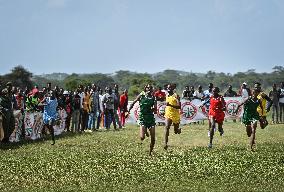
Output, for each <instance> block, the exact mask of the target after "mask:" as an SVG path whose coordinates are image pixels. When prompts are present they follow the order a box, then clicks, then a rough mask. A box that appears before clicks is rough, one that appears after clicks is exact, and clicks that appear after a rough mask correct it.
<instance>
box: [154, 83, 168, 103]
mask: <svg viewBox="0 0 284 192" xmlns="http://www.w3.org/2000/svg"><path fill="white" fill-rule="evenodd" d="M154 97H155V99H156V101H161V102H162V101H165V100H166V93H165V92H164V91H162V87H161V86H160V87H159V88H158V90H157V91H156V92H155V93H154Z"/></svg>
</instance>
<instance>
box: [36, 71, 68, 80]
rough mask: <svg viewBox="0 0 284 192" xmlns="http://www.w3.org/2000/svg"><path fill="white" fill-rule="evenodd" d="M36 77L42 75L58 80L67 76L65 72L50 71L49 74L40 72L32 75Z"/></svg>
mask: <svg viewBox="0 0 284 192" xmlns="http://www.w3.org/2000/svg"><path fill="white" fill-rule="evenodd" d="M34 76H38V77H42V78H45V79H48V80H58V81H63V80H64V79H65V78H66V77H68V76H69V74H67V73H51V74H42V75H34Z"/></svg>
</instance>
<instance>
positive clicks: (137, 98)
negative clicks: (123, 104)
mask: <svg viewBox="0 0 284 192" xmlns="http://www.w3.org/2000/svg"><path fill="white" fill-rule="evenodd" d="M140 98H141V95H140V94H139V95H138V96H137V97H136V99H135V100H134V101H133V103H131V105H130V106H129V110H128V111H130V110H131V109H132V108H133V106H134V104H135V103H136V102H137V101H140Z"/></svg>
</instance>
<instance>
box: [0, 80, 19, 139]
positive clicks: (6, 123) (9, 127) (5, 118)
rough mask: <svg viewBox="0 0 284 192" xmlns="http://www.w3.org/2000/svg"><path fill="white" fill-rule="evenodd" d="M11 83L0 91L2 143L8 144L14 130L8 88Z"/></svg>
mask: <svg viewBox="0 0 284 192" xmlns="http://www.w3.org/2000/svg"><path fill="white" fill-rule="evenodd" d="M11 85H12V83H11V82H8V83H7V87H6V88H4V89H3V90H2V94H1V97H0V112H1V114H2V126H3V132H4V136H3V139H2V141H1V142H2V143H9V138H10V135H11V134H12V133H13V130H14V128H15V117H14V114H13V109H12V95H11V93H9V86H11Z"/></svg>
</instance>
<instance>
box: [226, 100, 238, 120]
mask: <svg viewBox="0 0 284 192" xmlns="http://www.w3.org/2000/svg"><path fill="white" fill-rule="evenodd" d="M239 104H240V102H239V101H236V100H228V101H226V112H225V113H226V115H228V116H232V117H237V116H240V114H241V108H239V110H238V111H237V113H235V111H236V109H237V107H238V105H239Z"/></svg>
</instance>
